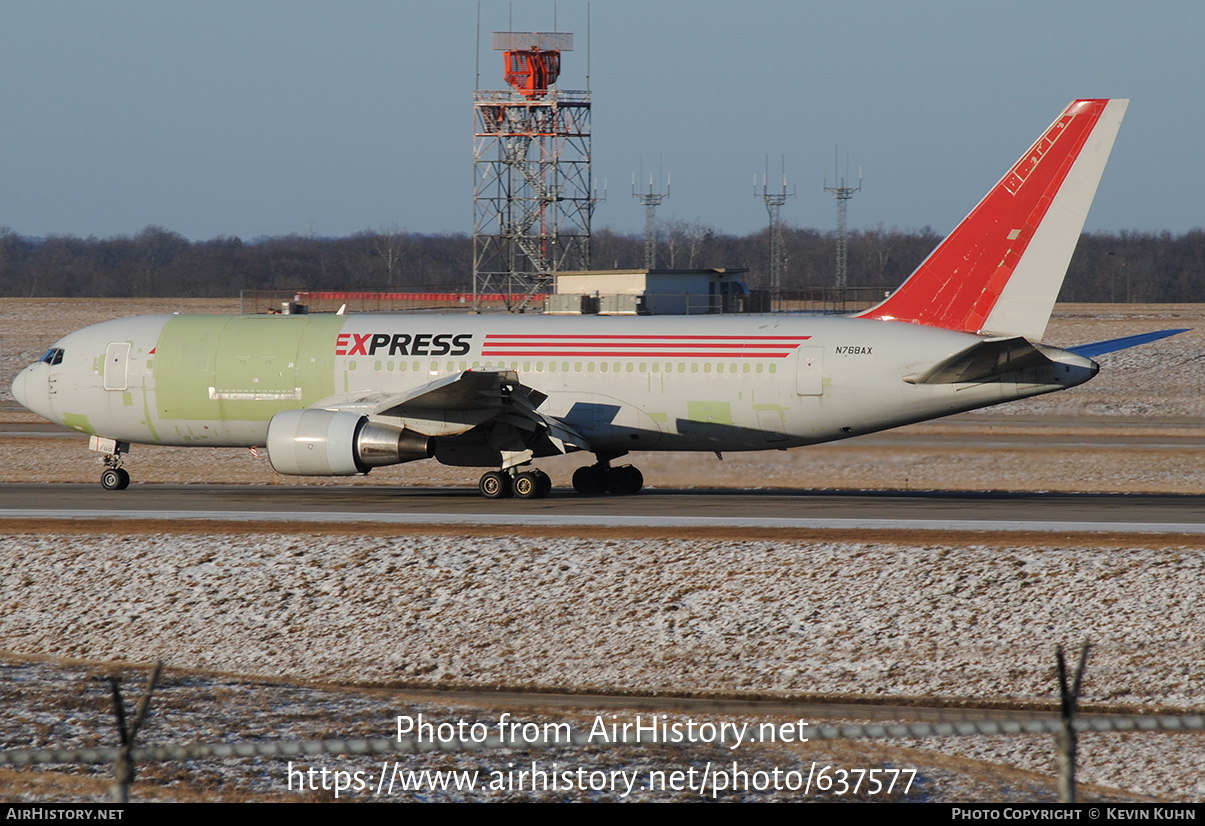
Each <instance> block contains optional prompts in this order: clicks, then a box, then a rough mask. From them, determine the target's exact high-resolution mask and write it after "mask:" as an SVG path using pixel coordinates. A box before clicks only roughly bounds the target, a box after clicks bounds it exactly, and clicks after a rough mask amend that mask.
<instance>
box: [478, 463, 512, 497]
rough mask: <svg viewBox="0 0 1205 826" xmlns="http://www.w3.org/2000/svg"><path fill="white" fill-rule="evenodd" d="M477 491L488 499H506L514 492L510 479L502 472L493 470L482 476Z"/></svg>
mask: <svg viewBox="0 0 1205 826" xmlns="http://www.w3.org/2000/svg"><path fill="white" fill-rule="evenodd" d="M477 489H478V490H479V491H481V495H482V496H484V497H485V498H486V499H505V498H506V497H508V496H511V495H512V494H513V493H514V491H513V490H512V489H511V484H510V477H509V476H507V475H506V474H505V473H503V472H502V471H500V470H491V471H489V472H488V473H483V474H481V481H480V482H478V483H477Z"/></svg>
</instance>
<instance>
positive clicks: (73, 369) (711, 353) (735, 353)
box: [13, 314, 1095, 453]
mask: <svg viewBox="0 0 1205 826" xmlns="http://www.w3.org/2000/svg"><path fill="white" fill-rule="evenodd" d="M981 340H982V339H981V338H980V337H978V336H974V335H971V334H967V333H960V332H953V331H949V330H943V329H938V328H933V327H926V326H922V325H919V324H911V323H905V322H891V321H878V320H864V319H857V318H850V317H815V316H802V315H763V316H694V317H685V316H676V317H553V316H501V315H500V316H480V315H445V316H435V315H424V314H410V315H371V314H364V315H351V316H334V315H309V316H306V315H301V316H182V315H161V316H145V317H139V318H131V319H120V320H115V321H109V322H105V323H103V324H98V325H95V326H92V327H88V328H86V329H83V330H80V331H78V332H75V333H72V334H70V335H68V336H66V337H65V338H63V339H62V340H61V341H59V342H58V343H57V344H56V345H55V349H56V350H59V351H61V355H60V356H59V358H58V359H57V361H58V363H51V362H53V361H55V359H53V358H52V359H47V360H43V361H42V362H38V363H36V364H34V365H31V366H30V367H28V368H26V369H25V370H24V371H22V373H21V374H20V375H19V376H18V377H17V379H16V381H15V382H14V384H13V392H14V395H15V396H16V397H17V399H18V401H20V402H21V403H22V404H23V405H25V406H26V407H28V408H30V409H31V410H33V411H35V412H37V413H39V414H40V415H42V416H45V417H46V418H48V419H51V420H53V421H57V422H61V423H63V424H65V425H67V426H68V427H71V428H74V429H75V430H78V431H80V432H83V433H88V434H90V435H97V436H101V437H105V438H108V439H115V440H119V441H124V442H137V443H147V444H170V445H208V446H213V447H234V446H259V445H264V444H265V443H266V435H267V427H268V422H269V420H270V419H271V418H272V416H273V415H275V414H276V413H278V412H281V411H284V410H291V409H300V408H308V407H324V406H331V407H337V406H339V405H340V404H341V403H342V402H343V401H346V400H348V399H352V398H354V397H356V396H357V395H363V394H370V393H375V394H400V393H405V392H407V391H409V390H412V389H415V388H419V387H421V386H422V385H426V384H429V383H431V382H433V381H435V380H438V379H440V378H442V377H447V376H449V375H452V374H455V373H460V372H463V371H466V370H471V369H474V368H491V369H495V368H505V369H508V370H513V371H515V372H516V373H517V374H518V377H519V379H520V381H521V382H522V383H523V384H524V385H525V386H527V387H531V388H534V389H535V390H537V391H538V392H539V393H541V394H543V395H545V396H547V399H546V400H544V401H543V403H542V404H541V405H540V407H539V410H540V413H542V414H544V415H547V416H552V417H556V418H557V419H560V420H562V421H564V422H565V423H566V424H568V425H570V426H571V427H572V428H573V429H574V430H576V431H577V432H578V433H580V434H581V435H582V436H584V437H585V438H586V439H587V440H588V441H589V444H590V449H591V450H593V451H595V452H605V453H622V452H627V451H636V450H708V451H732V450H764V449H781V448H788V447H795V446H800V445H807V444H815V443H819V442H827V441H832V440H835V439H842V438H846V437H849V436H856V435H858V434H862V433H868V432H872V431H878V430H883V429H886V428H890V427H895V426H899V425H903V424H908V423H911V422H916V421H923V420H926V419H932V418H937V417H940V416H945V415H949V414H952V413H957V412H960V411H965V410H971V409H974V408H979V407H984V406H987V405H992V404H998V403H1000V402H1005V401H1010V400H1013V399H1019V398H1023V397H1026V396H1032V395H1037V394H1040V393H1046V392H1051V391H1054V390H1060V389H1064V388H1066V387H1070V386H1073V385H1075V384H1080V383H1082V382H1084V381H1087V380H1088V379H1089V378H1091V377H1092V375H1094V373H1095V365H1093V364H1091V363H1090V362H1087V360H1084V359H1080V360H1079V361H1078V362H1074V361H1073V362H1072V363H1067V364H1062V363H1060V364H1057V365H1055V366H1048V367H1044V368H1041V369H1030V370H1027V371H1023V372H1021V373H1018V374H1016V375H1014V376H1010V377H1009V379H1008V380H1007V381H1005V380H997V381H990V382H979V383H967V384H923V383H911V382H909V381H906V380H905V379H906V378H908V377H910V376H915V375H916V374H917V373H918V372H920V371H923V370H924V369H926V368H928V367H929V366H931V365H933V364H935V363H938V362H940V361H942V360H943V359H946V358H948V357H950V356H951V355H953V354H955V353H957V352H959V351H961V350H964V349H965V348H967V347H970V346H972V345H974V344H976V343H977V342H979V341H981ZM52 352H53V351H52ZM1087 365H1091V366H1087Z"/></svg>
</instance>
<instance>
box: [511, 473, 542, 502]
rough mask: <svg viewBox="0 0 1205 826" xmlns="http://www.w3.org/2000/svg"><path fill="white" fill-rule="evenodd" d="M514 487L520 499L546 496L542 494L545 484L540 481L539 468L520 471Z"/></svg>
mask: <svg viewBox="0 0 1205 826" xmlns="http://www.w3.org/2000/svg"><path fill="white" fill-rule="evenodd" d="M514 488H515V496H516V497H517V498H519V499H542V498H544V497H543V496H542V495H541V492H542V491H543V490H544V485H543V483H542V482H541V481H540V472H539V471H538V470H529V471H525V472H523V473H520V474H519V475H518V476H516V477H515V481H514ZM544 495H547V494H544Z"/></svg>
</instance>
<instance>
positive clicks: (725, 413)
mask: <svg viewBox="0 0 1205 826" xmlns="http://www.w3.org/2000/svg"><path fill="white" fill-rule="evenodd" d="M686 418H687V419H689V420H690V421H692V422H708V423H710V424H732V405H731V404H729V403H728V402H687V403H686Z"/></svg>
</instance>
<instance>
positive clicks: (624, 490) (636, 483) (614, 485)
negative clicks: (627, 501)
mask: <svg viewBox="0 0 1205 826" xmlns="http://www.w3.org/2000/svg"><path fill="white" fill-rule="evenodd" d="M606 482H607V490H608V491H609V492H610V493H613V494H615V495H616V496H631V495H632V494H634V493H639V492H640V489H641V488H643V487H644V474H643V473H641V472H640V471H639V470H637V469H636V468H634V467H632V466H631V465H624V466H623V467H616V468H611V469H610V470H608V471H607V475H606Z"/></svg>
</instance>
